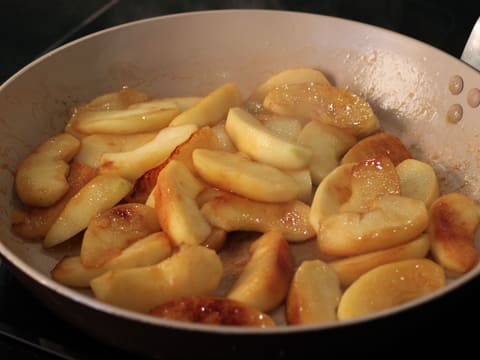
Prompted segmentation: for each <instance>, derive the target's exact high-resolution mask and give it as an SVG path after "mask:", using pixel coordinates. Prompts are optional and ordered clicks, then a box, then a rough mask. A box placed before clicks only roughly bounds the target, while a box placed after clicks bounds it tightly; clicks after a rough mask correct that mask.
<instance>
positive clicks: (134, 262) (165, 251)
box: [50, 232, 172, 287]
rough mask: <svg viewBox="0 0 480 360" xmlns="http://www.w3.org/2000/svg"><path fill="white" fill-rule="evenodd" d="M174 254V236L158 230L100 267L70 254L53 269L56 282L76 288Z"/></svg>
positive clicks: (150, 263) (153, 262) (156, 261)
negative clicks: (113, 272)
mask: <svg viewBox="0 0 480 360" xmlns="http://www.w3.org/2000/svg"><path fill="white" fill-rule="evenodd" d="M171 253H172V246H171V245H170V239H168V237H166V236H165V235H164V234H163V233H162V232H156V233H153V234H150V235H148V236H146V237H145V238H143V239H140V240H138V241H137V242H135V243H133V244H132V245H130V246H129V247H127V248H125V249H124V250H123V251H122V252H121V253H120V254H119V255H118V256H116V257H114V258H112V259H111V260H110V261H108V262H106V263H105V264H104V265H102V266H100V267H98V268H86V267H85V266H84V265H83V264H82V260H81V259H80V256H67V257H64V258H63V259H62V260H60V261H59V262H58V263H57V265H55V267H54V268H53V270H52V271H51V272H50V275H51V276H52V278H53V279H54V280H55V281H58V282H59V283H61V284H64V285H67V286H72V287H89V286H90V281H91V280H93V279H94V278H96V277H98V276H100V275H102V274H104V273H106V272H107V271H108V270H115V269H130V268H135V267H141V266H149V265H154V264H156V263H158V262H160V261H162V260H164V259H166V258H167V257H168V256H170V255H171Z"/></svg>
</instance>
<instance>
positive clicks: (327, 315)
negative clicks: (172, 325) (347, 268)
mask: <svg viewBox="0 0 480 360" xmlns="http://www.w3.org/2000/svg"><path fill="white" fill-rule="evenodd" d="M340 296H341V290H340V283H339V281H338V277H337V274H336V273H335V272H334V271H333V270H332V269H331V268H330V266H329V265H328V264H326V263H324V262H323V261H321V260H306V261H303V262H302V263H301V264H300V266H299V267H298V269H297V271H296V272H295V275H294V277H293V280H292V284H291V285H290V291H289V292H288V297H287V303H286V308H285V315H286V318H287V323H288V324H289V325H305V324H319V323H325V322H331V321H335V320H336V319H337V305H338V302H339V300H340Z"/></svg>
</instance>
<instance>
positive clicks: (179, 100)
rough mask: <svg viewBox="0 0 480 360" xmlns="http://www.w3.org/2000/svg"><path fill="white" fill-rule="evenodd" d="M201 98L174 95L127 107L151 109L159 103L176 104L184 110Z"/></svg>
mask: <svg viewBox="0 0 480 360" xmlns="http://www.w3.org/2000/svg"><path fill="white" fill-rule="evenodd" d="M200 100H202V97H200V96H176V97H166V98H161V99H152V100H150V101H148V102H145V103H143V102H142V103H138V104H134V105H131V106H129V109H136V108H143V109H152V110H155V109H156V108H158V106H159V105H161V104H176V105H177V106H178V108H179V109H180V111H185V110H187V109H190V108H191V107H192V106H194V105H196V104H197V103H198V102H200Z"/></svg>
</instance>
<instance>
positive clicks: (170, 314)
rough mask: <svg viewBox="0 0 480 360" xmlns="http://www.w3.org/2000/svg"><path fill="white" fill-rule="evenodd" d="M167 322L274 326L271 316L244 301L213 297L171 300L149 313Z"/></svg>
mask: <svg viewBox="0 0 480 360" xmlns="http://www.w3.org/2000/svg"><path fill="white" fill-rule="evenodd" d="M150 314H151V315H154V316H158V317H161V318H164V319H171V320H179V321H186V322H191V323H200V324H208V325H227V326H254V327H259V328H266V327H272V326H275V322H274V321H273V319H272V318H271V317H270V316H269V315H268V314H265V313H263V312H261V311H258V310H257V309H255V308H254V307H252V306H248V305H246V304H243V303H241V302H238V301H235V300H231V299H227V298H221V297H214V296H189V297H183V298H179V299H175V300H172V301H170V302H168V303H165V304H162V305H160V306H157V307H156V308H154V309H153V310H151V311H150Z"/></svg>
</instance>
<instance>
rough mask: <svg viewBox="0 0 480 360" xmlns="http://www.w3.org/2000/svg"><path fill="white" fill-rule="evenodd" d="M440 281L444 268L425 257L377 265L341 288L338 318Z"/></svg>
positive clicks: (410, 296)
mask: <svg viewBox="0 0 480 360" xmlns="http://www.w3.org/2000/svg"><path fill="white" fill-rule="evenodd" d="M444 285H445V272H444V270H443V269H442V267H441V266H440V265H438V264H436V263H434V262H433V261H431V260H428V259H413V260H403V261H398V262H394V263H390V264H386V265H381V266H379V267H376V268H375V269H373V270H370V271H369V272H367V273H365V274H363V275H362V276H360V277H359V278H358V280H356V281H355V282H354V283H353V284H352V285H351V286H350V287H349V288H348V289H347V290H346V291H345V293H344V294H343V295H342V298H341V299H340V304H339V305H338V318H339V319H340V320H348V319H353V318H358V317H361V316H365V315H369V314H372V313H375V312H378V311H382V310H386V309H389V308H392V307H394V306H396V305H400V304H404V303H406V302H409V301H412V300H414V299H417V298H419V297H422V296H426V295H428V294H431V293H433V292H434V291H436V290H438V289H440V288H442V287H443V286H444Z"/></svg>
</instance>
